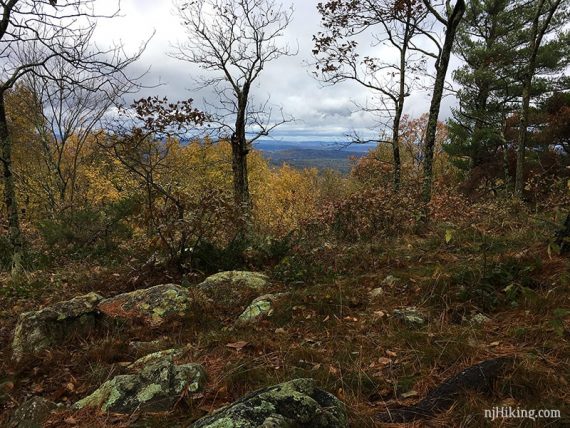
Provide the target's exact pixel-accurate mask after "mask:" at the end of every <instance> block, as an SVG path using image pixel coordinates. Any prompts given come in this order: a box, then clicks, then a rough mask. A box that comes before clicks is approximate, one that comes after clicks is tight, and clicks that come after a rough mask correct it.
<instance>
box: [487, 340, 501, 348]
mask: <svg viewBox="0 0 570 428" xmlns="http://www.w3.org/2000/svg"><path fill="white" fill-rule="evenodd" d="M500 344H501V342H499V341H496V342H491V343H489V346H490V347H494V346H499V345H500Z"/></svg>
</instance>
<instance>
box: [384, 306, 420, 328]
mask: <svg viewBox="0 0 570 428" xmlns="http://www.w3.org/2000/svg"><path fill="white" fill-rule="evenodd" d="M392 314H393V315H394V317H395V318H397V319H399V320H402V321H404V322H405V323H406V324H408V325H410V326H422V325H424V324H425V323H426V320H425V318H424V316H423V315H422V313H421V312H420V311H418V310H417V309H416V308H415V307H413V306H411V307H407V308H401V309H394V311H393V312H392Z"/></svg>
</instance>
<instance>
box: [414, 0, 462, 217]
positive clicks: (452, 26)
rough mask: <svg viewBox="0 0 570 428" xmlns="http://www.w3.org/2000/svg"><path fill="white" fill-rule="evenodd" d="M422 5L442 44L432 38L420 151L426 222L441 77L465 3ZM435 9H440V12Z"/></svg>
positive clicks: (459, 1)
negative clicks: (441, 31)
mask: <svg viewBox="0 0 570 428" xmlns="http://www.w3.org/2000/svg"><path fill="white" fill-rule="evenodd" d="M423 3H424V5H425V6H426V8H427V9H428V10H429V11H430V13H431V15H432V16H433V17H434V18H435V19H436V20H437V21H438V22H439V23H440V24H442V25H443V27H444V29H445V37H444V41H443V44H439V43H438V41H437V40H436V39H435V38H433V39H432V40H433V41H434V43H435V44H436V46H437V49H438V54H437V57H436V62H435V70H436V75H435V83H434V87H433V94H432V98H431V104H430V108H429V117H428V123H427V129H426V137H425V149H424V153H425V156H424V183H423V192H422V193H423V200H424V203H425V211H424V215H425V219H426V220H427V218H428V209H427V204H428V203H429V202H430V200H431V190H432V183H433V156H434V147H435V139H436V131H437V119H438V116H439V110H440V107H441V99H442V98H443V90H444V86H445V76H446V75H447V68H448V66H449V59H450V57H451V50H452V48H453V42H454V40H455V34H456V32H457V27H458V26H459V23H460V22H461V18H462V17H463V14H464V13H465V1H464V0H457V1H456V2H455V5H454V6H453V7H451V4H450V1H449V0H446V1H445V2H444V1H441V2H439V3H433V4H432V2H431V1H430V0H423ZM439 9H444V10H445V12H441V11H440V10H439Z"/></svg>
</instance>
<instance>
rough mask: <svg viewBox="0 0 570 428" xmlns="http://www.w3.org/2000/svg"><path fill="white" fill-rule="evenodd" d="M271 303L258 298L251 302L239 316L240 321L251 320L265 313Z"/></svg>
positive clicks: (267, 311)
mask: <svg viewBox="0 0 570 428" xmlns="http://www.w3.org/2000/svg"><path fill="white" fill-rule="evenodd" d="M271 308H272V305H271V302H270V301H268V300H260V301H258V302H254V303H252V304H251V305H250V306H248V307H247V308H246V310H245V311H243V313H242V314H241V315H240V316H239V321H240V322H251V321H255V320H256V319H257V318H259V317H261V316H264V315H267V314H268V313H269V312H270V311H271Z"/></svg>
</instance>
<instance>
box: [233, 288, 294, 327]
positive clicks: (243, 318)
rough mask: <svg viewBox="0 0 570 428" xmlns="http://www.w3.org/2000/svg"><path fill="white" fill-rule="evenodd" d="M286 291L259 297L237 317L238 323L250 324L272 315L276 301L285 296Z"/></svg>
mask: <svg viewBox="0 0 570 428" xmlns="http://www.w3.org/2000/svg"><path fill="white" fill-rule="evenodd" d="M283 294H284V293H279V294H265V295H263V296H260V297H258V298H257V299H255V300H254V301H253V302H251V303H250V305H249V306H248V307H247V308H245V311H243V312H242V314H241V315H240V316H239V318H238V319H237V323H238V324H248V323H252V322H256V321H259V320H261V319H263V318H265V317H268V316H271V313H272V312H273V309H274V306H275V302H277V301H278V300H279V298H280V297H282V296H283Z"/></svg>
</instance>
